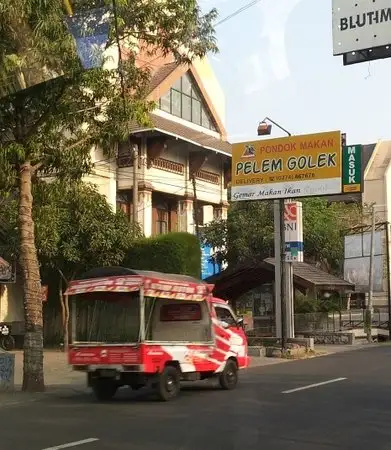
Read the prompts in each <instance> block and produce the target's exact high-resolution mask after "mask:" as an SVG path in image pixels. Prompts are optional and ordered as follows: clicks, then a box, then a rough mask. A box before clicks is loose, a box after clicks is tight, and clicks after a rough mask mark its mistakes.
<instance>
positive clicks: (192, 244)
mask: <svg viewBox="0 0 391 450" xmlns="http://www.w3.org/2000/svg"><path fill="white" fill-rule="evenodd" d="M124 266H125V267H128V268H130V269H139V270H154V271H157V272H165V273H177V274H182V275H190V276H193V277H196V278H200V275H201V247H200V241H199V240H198V238H197V237H196V236H195V235H194V234H190V233H168V234H162V235H159V236H156V237H152V238H144V239H141V240H139V241H136V242H135V244H134V245H133V246H132V247H131V248H130V250H129V252H128V255H127V257H126V259H125V261H124Z"/></svg>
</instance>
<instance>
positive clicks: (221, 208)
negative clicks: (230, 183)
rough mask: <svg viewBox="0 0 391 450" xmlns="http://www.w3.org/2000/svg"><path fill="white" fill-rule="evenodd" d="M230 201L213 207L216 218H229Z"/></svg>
mask: <svg viewBox="0 0 391 450" xmlns="http://www.w3.org/2000/svg"><path fill="white" fill-rule="evenodd" d="M228 208H229V203H228V202H222V203H220V205H218V206H214V207H213V216H214V220H227V218H228Z"/></svg>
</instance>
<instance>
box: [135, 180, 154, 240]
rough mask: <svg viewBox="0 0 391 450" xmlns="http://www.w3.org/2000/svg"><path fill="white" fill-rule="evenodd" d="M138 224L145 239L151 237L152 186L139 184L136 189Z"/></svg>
mask: <svg viewBox="0 0 391 450" xmlns="http://www.w3.org/2000/svg"><path fill="white" fill-rule="evenodd" d="M137 215H138V222H139V224H140V226H141V229H142V231H143V233H144V235H145V237H150V236H151V235H152V185H150V184H149V183H140V184H139V188H138V214H137Z"/></svg>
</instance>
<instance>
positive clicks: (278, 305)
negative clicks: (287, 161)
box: [273, 200, 283, 339]
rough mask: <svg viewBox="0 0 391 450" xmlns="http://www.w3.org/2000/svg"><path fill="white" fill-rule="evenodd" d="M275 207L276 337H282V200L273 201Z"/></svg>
mask: <svg viewBox="0 0 391 450" xmlns="http://www.w3.org/2000/svg"><path fill="white" fill-rule="evenodd" d="M273 208H274V259H275V270H274V296H275V326H276V337H277V338H278V339H281V338H282V327H281V324H282V307H281V306H282V295H281V294H282V293H281V272H282V270H281V268H282V264H281V228H282V225H283V224H281V215H280V201H279V200H274V201H273Z"/></svg>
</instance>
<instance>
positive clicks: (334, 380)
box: [281, 378, 347, 394]
mask: <svg viewBox="0 0 391 450" xmlns="http://www.w3.org/2000/svg"><path fill="white" fill-rule="evenodd" d="M344 380H347V378H334V379H333V380H327V381H322V382H321V383H315V384H309V385H307V386H302V387H298V388H295V389H289V391H282V392H281V394H292V392H298V391H304V390H306V389H312V388H316V387H318V386H324V385H325V384H331V383H337V382H338V381H344Z"/></svg>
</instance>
